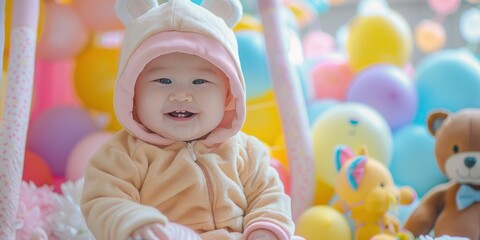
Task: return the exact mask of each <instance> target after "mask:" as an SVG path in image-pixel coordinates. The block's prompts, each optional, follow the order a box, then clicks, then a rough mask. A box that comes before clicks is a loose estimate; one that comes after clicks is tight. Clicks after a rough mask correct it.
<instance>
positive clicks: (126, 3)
mask: <svg viewBox="0 0 480 240" xmlns="http://www.w3.org/2000/svg"><path fill="white" fill-rule="evenodd" d="M156 6H158V3H157V1H156V0H117V2H116V3H115V11H116V12H117V16H118V18H120V20H122V22H123V25H125V26H128V25H130V23H132V22H133V21H134V20H135V19H137V18H138V17H140V16H142V15H143V14H145V13H146V12H148V10H150V9H152V8H154V7H156Z"/></svg>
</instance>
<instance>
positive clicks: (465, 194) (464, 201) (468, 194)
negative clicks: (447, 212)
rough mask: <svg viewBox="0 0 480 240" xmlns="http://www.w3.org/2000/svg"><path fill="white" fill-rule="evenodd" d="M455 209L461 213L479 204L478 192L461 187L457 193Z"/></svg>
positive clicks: (479, 194)
mask: <svg viewBox="0 0 480 240" xmlns="http://www.w3.org/2000/svg"><path fill="white" fill-rule="evenodd" d="M456 200H457V208H458V210H460V211H462V210H463V209H465V208H467V207H469V206H470V205H472V204H473V203H475V202H480V191H476V190H475V189H473V188H471V187H470V186H468V185H461V186H460V189H458V191H457V199H456Z"/></svg>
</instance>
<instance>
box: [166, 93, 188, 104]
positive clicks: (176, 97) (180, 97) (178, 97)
mask: <svg viewBox="0 0 480 240" xmlns="http://www.w3.org/2000/svg"><path fill="white" fill-rule="evenodd" d="M168 100H169V101H170V102H191V101H192V95H191V94H189V93H186V92H175V93H172V94H170V95H169V96H168Z"/></svg>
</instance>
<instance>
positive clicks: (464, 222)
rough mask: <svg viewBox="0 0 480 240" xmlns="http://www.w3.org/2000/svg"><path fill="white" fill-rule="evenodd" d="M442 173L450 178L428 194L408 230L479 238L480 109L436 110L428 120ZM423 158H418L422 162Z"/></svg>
mask: <svg viewBox="0 0 480 240" xmlns="http://www.w3.org/2000/svg"><path fill="white" fill-rule="evenodd" d="M427 123H428V129H429V131H430V133H431V134H432V135H434V136H435V138H436V142H435V155H436V159H437V164H438V167H439V168H440V170H441V171H442V172H443V173H444V174H445V175H446V176H447V177H448V178H450V179H451V181H450V182H449V183H446V184H442V185H439V186H437V187H435V188H433V189H432V190H430V192H429V193H427V194H426V195H425V196H424V197H423V198H422V201H421V202H420V204H419V205H418V206H417V208H416V209H415V211H414V212H413V213H412V214H411V215H410V217H409V218H408V220H407V222H406V224H405V228H406V229H408V230H410V231H411V232H412V233H413V234H414V235H415V236H419V235H422V234H429V233H430V231H431V230H432V229H434V235H435V236H442V235H450V236H459V237H468V238H469V239H473V240H478V239H480V203H479V201H480V163H477V159H480V110H479V109H464V110H461V111H459V112H457V113H456V114H449V113H447V112H442V111H436V112H433V113H431V114H430V115H429V117H428V122H427ZM420 160H421V159H419V161H420Z"/></svg>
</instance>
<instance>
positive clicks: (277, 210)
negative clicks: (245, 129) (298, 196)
mask: <svg viewBox="0 0 480 240" xmlns="http://www.w3.org/2000/svg"><path fill="white" fill-rule="evenodd" d="M246 150H247V153H248V159H245V160H244V161H245V162H244V166H243V169H242V172H241V173H240V178H241V181H242V183H243V186H244V191H245V196H246V197H247V201H248V208H247V211H246V213H245V218H244V229H245V230H246V231H245V238H247V237H248V233H251V232H253V231H254V230H256V229H266V230H270V231H272V232H274V233H275V235H276V236H277V238H278V239H290V238H291V237H292V235H293V231H294V224H293V221H292V217H291V205H290V197H289V196H288V195H287V194H285V192H284V188H283V184H282V182H281V181H280V178H279V176H278V173H277V171H276V170H275V169H274V168H272V167H271V166H270V156H269V154H268V152H267V149H266V147H265V146H264V145H263V144H262V143H261V142H260V141H259V140H258V139H256V138H254V137H249V138H248V141H247V149H246ZM277 229H278V230H279V231H276V230H277Z"/></svg>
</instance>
